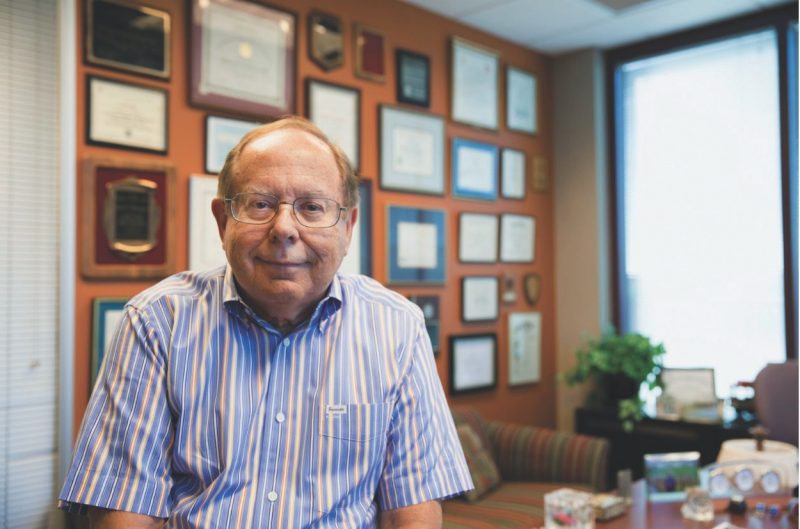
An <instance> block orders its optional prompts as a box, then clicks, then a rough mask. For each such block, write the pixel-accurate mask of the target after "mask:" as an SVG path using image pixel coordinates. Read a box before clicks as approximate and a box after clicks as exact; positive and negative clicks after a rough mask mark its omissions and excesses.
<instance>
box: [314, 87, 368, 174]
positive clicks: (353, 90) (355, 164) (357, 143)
mask: <svg viewBox="0 0 800 529" xmlns="http://www.w3.org/2000/svg"><path fill="white" fill-rule="evenodd" d="M312 85H317V86H318V87H320V88H331V89H334V90H340V91H342V92H351V93H352V95H353V97H355V99H356V105H355V106H356V115H355V116H354V118H353V119H355V134H356V138H355V147H356V153H355V158H356V159H355V160H350V164H351V165H352V166H353V172H354V173H356V174H358V171H359V170H360V169H361V89H359V88H355V87H353V86H347V85H343V84H338V83H332V82H330V81H323V80H322V79H317V78H314V77H306V81H305V98H306V117H307V118H308V119H309V121H312V122H313V121H314V120H313V119H312V117H311V113H312V112H313V110H314V109H312V108H311V89H312ZM345 154H347V153H345Z"/></svg>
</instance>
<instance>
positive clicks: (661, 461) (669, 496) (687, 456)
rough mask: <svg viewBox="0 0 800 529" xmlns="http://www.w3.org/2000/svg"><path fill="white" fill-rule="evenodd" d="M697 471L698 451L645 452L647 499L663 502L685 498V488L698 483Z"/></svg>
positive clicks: (698, 467) (698, 469)
mask: <svg viewBox="0 0 800 529" xmlns="http://www.w3.org/2000/svg"><path fill="white" fill-rule="evenodd" d="M699 472H700V452H694V451H692V452H668V453H663V454H645V456H644V479H645V481H646V483H647V500H648V501H652V502H664V501H676V500H680V499H683V498H685V497H686V491H687V489H689V488H691V487H694V486H696V485H699V483H700V481H699V479H700V475H699Z"/></svg>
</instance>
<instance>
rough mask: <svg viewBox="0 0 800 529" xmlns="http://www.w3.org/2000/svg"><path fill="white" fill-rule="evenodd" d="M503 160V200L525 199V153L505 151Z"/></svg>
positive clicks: (501, 156) (508, 149) (515, 150)
mask: <svg viewBox="0 0 800 529" xmlns="http://www.w3.org/2000/svg"><path fill="white" fill-rule="evenodd" d="M500 159H501V163H500V165H501V167H502V169H501V175H502V176H501V181H502V184H501V186H500V189H501V191H500V193H501V195H502V196H503V198H511V199H518V200H524V199H525V188H526V187H527V186H526V182H525V152H524V151H520V150H518V149H510V148H505V149H503V151H502V153H501V154H500Z"/></svg>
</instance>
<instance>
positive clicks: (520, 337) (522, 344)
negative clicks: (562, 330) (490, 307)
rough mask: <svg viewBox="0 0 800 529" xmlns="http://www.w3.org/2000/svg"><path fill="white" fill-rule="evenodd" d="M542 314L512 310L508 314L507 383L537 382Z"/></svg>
mask: <svg viewBox="0 0 800 529" xmlns="http://www.w3.org/2000/svg"><path fill="white" fill-rule="evenodd" d="M541 350H542V315H541V314H539V313H538V312H512V313H511V314H509V315H508V385H509V386H518V385H520V384H531V383H534V382H539V377H540V376H541V375H540V373H541V362H542V360H541V356H542V354H541Z"/></svg>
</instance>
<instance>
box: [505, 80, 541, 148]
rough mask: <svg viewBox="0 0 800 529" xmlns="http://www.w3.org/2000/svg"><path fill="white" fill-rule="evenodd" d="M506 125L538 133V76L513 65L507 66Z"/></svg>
mask: <svg viewBox="0 0 800 529" xmlns="http://www.w3.org/2000/svg"><path fill="white" fill-rule="evenodd" d="M506 126H507V127H508V129H509V130H516V131H518V132H527V133H529V134H535V133H536V76H534V75H533V74H532V73H529V72H526V71H525V70H520V69H519V68H513V67H511V66H509V67H508V68H506Z"/></svg>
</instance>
